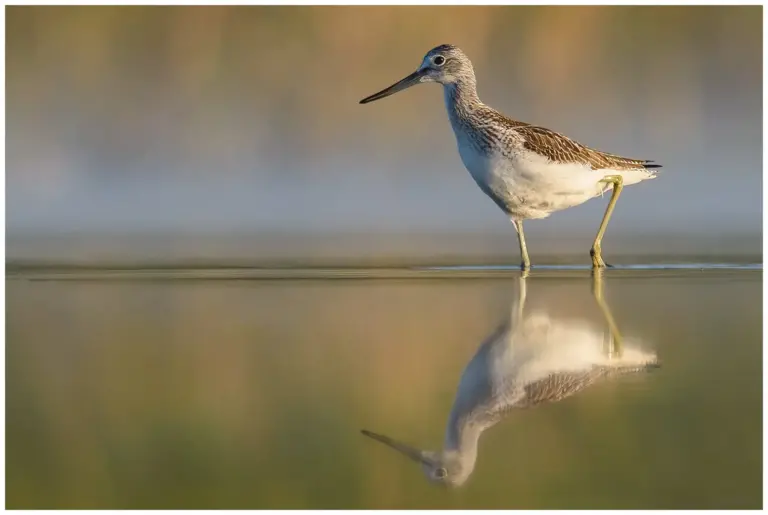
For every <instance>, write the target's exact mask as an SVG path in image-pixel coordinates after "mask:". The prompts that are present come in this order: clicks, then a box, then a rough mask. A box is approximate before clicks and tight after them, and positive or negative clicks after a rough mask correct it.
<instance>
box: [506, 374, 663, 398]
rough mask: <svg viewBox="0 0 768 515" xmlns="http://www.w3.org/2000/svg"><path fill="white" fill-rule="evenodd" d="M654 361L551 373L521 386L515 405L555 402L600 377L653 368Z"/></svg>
mask: <svg viewBox="0 0 768 515" xmlns="http://www.w3.org/2000/svg"><path fill="white" fill-rule="evenodd" d="M656 366H657V365H656V364H655V363H649V364H645V365H629V366H618V367H613V366H595V367H593V368H592V369H591V370H588V371H585V372H568V373H559V374H552V375H550V376H547V377H545V378H544V379H540V380H538V381H534V382H533V383H530V384H528V385H526V386H525V387H523V391H524V394H523V395H522V396H521V397H522V398H521V399H520V400H519V401H518V404H517V405H516V406H515V407H517V408H528V407H530V406H535V405H537V404H541V403H544V402H556V401H559V400H561V399H565V398H566V397H568V396H570V395H573V394H575V393H578V392H579V391H581V390H583V389H584V388H586V387H587V386H590V385H592V384H594V383H595V382H597V381H598V380H600V379H602V378H606V377H609V376H613V375H619V374H629V373H632V372H641V371H643V370H648V369H650V368H655V367H656Z"/></svg>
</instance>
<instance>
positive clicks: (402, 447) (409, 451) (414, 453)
mask: <svg viewBox="0 0 768 515" xmlns="http://www.w3.org/2000/svg"><path fill="white" fill-rule="evenodd" d="M360 432H361V433H363V434H364V435H365V436H368V437H370V438H373V439H374V440H378V441H379V442H381V443H383V444H384V445H387V446H389V447H391V448H393V449H395V450H396V451H399V452H401V453H402V454H405V455H406V456H408V457H409V458H411V459H412V460H413V461H416V462H419V463H424V464H425V465H432V462H430V461H429V460H428V459H427V458H426V456H424V453H423V452H422V451H420V450H418V449H414V448H413V447H411V446H410V445H406V444H404V443H401V442H398V441H396V440H393V439H392V438H389V437H388V436H384V435H380V434H376V433H372V432H371V431H367V430H365V429H363V430H361V431H360Z"/></svg>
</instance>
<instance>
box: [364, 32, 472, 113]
mask: <svg viewBox="0 0 768 515" xmlns="http://www.w3.org/2000/svg"><path fill="white" fill-rule="evenodd" d="M474 78H475V72H474V70H473V69H472V63H471V62H470V60H469V58H468V57H467V56H466V55H465V54H464V52H462V51H461V49H459V48H458V47H455V46H453V45H440V46H437V47H435V48H433V49H432V50H430V51H429V52H427V55H425V56H424V59H422V61H421V65H420V66H419V67H418V68H417V69H416V71H415V72H413V73H412V74H410V75H408V76H407V77H405V78H404V79H402V80H400V81H399V82H396V83H395V84H392V85H391V86H390V87H388V88H386V89H383V90H381V91H379V92H378V93H374V94H373V95H371V96H369V97H366V98H364V99H362V100H361V101H360V103H361V104H367V103H368V102H373V101H374V100H379V99H381V98H384V97H388V96H390V95H393V94H395V93H397V92H398V91H403V90H404V89H407V88H410V87H411V86H415V85H416V84H421V83H422V82H437V83H439V84H443V85H449V84H454V83H456V82H459V81H461V80H471V81H474Z"/></svg>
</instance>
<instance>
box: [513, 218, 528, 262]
mask: <svg viewBox="0 0 768 515" xmlns="http://www.w3.org/2000/svg"><path fill="white" fill-rule="evenodd" d="M512 225H514V226H515V230H516V231H517V241H518V243H520V257H521V258H522V260H523V262H522V263H520V269H521V270H530V268H531V260H530V259H529V258H528V247H527V246H526V245H525V233H523V221H522V220H512Z"/></svg>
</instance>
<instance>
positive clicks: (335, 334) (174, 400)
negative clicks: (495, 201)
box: [6, 267, 762, 508]
mask: <svg viewBox="0 0 768 515" xmlns="http://www.w3.org/2000/svg"><path fill="white" fill-rule="evenodd" d="M747 268H748V267H747ZM196 274H197V275H195V273H192V274H191V275H190V274H187V275H186V276H184V275H183V274H182V278H186V279H189V280H182V281H179V280H161V279H163V278H166V279H167V278H174V277H175V278H176V279H178V278H179V277H178V276H174V274H173V272H172V271H168V270H166V271H162V270H161V271H154V272H152V273H151V274H149V275H146V274H145V275H142V274H141V273H135V274H133V275H132V274H131V273H128V272H125V271H123V272H121V273H120V274H118V275H119V278H120V279H122V280H118V281H116V280H111V279H114V278H115V277H114V276H109V274H107V275H105V274H101V275H99V274H96V275H90V276H89V275H87V274H84V275H83V274H82V273H81V274H80V275H78V274H74V275H72V273H71V272H70V273H69V275H68V277H67V279H68V280H66V281H65V280H60V279H62V278H63V277H62V275H61V274H58V275H57V274H56V273H53V274H51V273H44V274H42V275H41V274H40V273H38V274H37V275H35V274H33V273H26V274H25V273H17V274H12V276H11V277H10V278H9V279H8V280H7V282H6V292H7V297H6V298H7V313H6V315H7V340H6V341H7V344H6V345H7V346H6V360H7V372H6V377H7V379H6V381H7V383H6V392H7V393H6V405H7V412H6V424H7V426H6V435H7V447H6V449H7V458H6V459H7V464H6V477H7V483H6V493H7V503H8V507H9V508H30V507H35V508H757V507H759V506H761V504H762V494H761V485H762V477H761V464H762V460H761V458H762V427H761V391H762V390H761V377H762V371H761V361H762V354H761V352H762V349H761V313H762V311H761V309H762V308H761V282H762V273H761V271H760V270H749V269H736V268H729V269H708V268H707V269H703V270H702V269H687V270H663V269H654V270H626V269H625V270H609V271H608V272H607V273H606V274H605V277H604V294H605V300H606V301H607V303H608V305H609V307H610V310H611V312H612V315H613V317H614V319H615V320H616V323H617V325H618V327H619V328H620V330H621V333H622V335H623V336H624V337H625V338H627V339H631V340H632V341H634V342H638V343H639V344H641V345H642V346H643V347H644V348H646V349H649V350H652V351H654V352H656V353H657V354H658V357H659V360H660V361H661V363H662V368H660V369H658V370H656V371H654V372H653V373H645V374H638V375H632V376H626V377H621V378H617V379H615V380H609V381H605V382H602V383H599V384H596V385H593V386H591V387H589V388H588V389H586V390H584V391H583V392H581V393H579V394H577V395H575V396H574V397H571V398H569V399H566V400H563V401H561V402H559V403H555V404H550V405H543V406H539V407H535V408H531V409H527V410H521V411H518V412H513V413H511V414H510V415H509V416H507V417H506V418H505V419H504V420H502V421H501V422H500V423H499V424H497V425H496V426H494V427H493V428H492V429H490V430H488V431H487V432H486V433H485V434H484V435H483V437H482V439H481V440H480V447H479V454H478V460H477V466H476V469H475V471H474V473H473V475H472V477H471V478H470V479H469V480H468V481H467V483H466V484H465V485H464V486H463V487H461V488H459V489H453V490H448V489H444V488H440V487H437V486H435V485H433V484H431V483H429V482H428V481H427V480H426V479H425V477H424V476H423V474H422V472H421V470H420V469H419V467H418V466H416V465H415V464H413V463H411V462H409V461H407V460H406V459H404V458H403V457H402V456H399V455H397V454H395V453H392V452H391V451H389V450H388V449H386V448H385V447H383V446H381V445H379V444H377V443H375V442H372V441H370V440H368V439H366V438H365V437H363V436H362V435H360V433H359V430H360V429H362V428H368V429H373V430H377V431H381V432H383V433H385V434H389V435H392V436H396V437H399V438H401V439H403V440H405V441H408V442H410V443H413V444H414V445H419V446H423V447H424V448H430V449H436V448H438V447H439V446H440V445H441V443H442V439H443V432H444V428H445V422H446V419H447V416H448V413H449V411H450V408H451V405H452V402H453V397H454V394H455V390H456V386H457V384H458V381H459V377H460V376H461V373H462V371H463V369H464V367H465V366H466V364H467V362H468V361H469V359H470V358H471V357H472V356H473V355H474V354H475V352H476V350H477V348H478V346H479V345H480V343H481V342H482V341H483V340H484V339H486V338H487V337H488V336H489V335H490V334H491V333H492V332H493V331H494V330H495V329H496V328H497V327H498V326H499V324H500V323H501V322H503V321H504V320H505V318H508V317H510V316H511V314H512V312H513V311H514V306H513V305H514V302H515V300H516V299H517V297H518V285H519V273H515V272H513V271H511V270H483V269H482V268H477V269H472V270H468V271H467V270H464V271H461V270H451V269H448V270H438V271H435V270H432V271H419V270H410V271H408V272H402V273H393V272H391V271H390V273H389V275H387V274H384V276H381V274H380V273H376V272H370V273H368V274H367V275H366V274H362V275H361V274H358V276H356V277H357V280H353V281H338V280H334V279H333V278H332V276H333V274H328V275H326V276H325V277H323V275H322V274H321V273H315V275H311V274H305V275H303V276H302V275H301V274H294V275H293V276H292V277H294V278H293V279H280V280H274V279H275V278H276V277H278V276H279V275H280V274H279V273H275V277H272V278H271V279H270V280H265V278H264V277H262V278H259V277H257V276H251V277H245V278H243V277H240V278H238V276H237V274H235V275H231V274H230V275H229V276H228V275H226V274H224V275H223V276H222V275H221V274H220V275H219V276H217V275H216V274H215V273H213V274H211V273H209V274H207V275H206V274H205V273H200V272H199V271H198V272H197V273H196ZM337 276H342V277H344V274H337ZM298 277H304V279H300V278H298ZM312 277H313V278H312ZM201 278H202V279H208V280H200V279H201ZM526 284H527V303H526V310H530V312H535V313H541V314H544V315H546V316H547V317H549V319H550V320H552V321H554V322H556V323H567V322H568V321H574V320H575V321H577V322H579V323H583V324H587V325H589V326H590V327H592V328H593V329H594V332H595V334H596V335H601V334H604V333H607V332H608V328H607V324H606V320H605V318H604V316H603V314H602V312H601V310H600V309H599V308H598V305H597V303H596V302H595V298H594V297H593V294H592V286H593V285H592V280H591V278H590V274H589V273H588V272H586V271H583V270H567V271H562V270H558V271H553V270H539V271H537V270H534V272H533V274H532V275H531V276H530V277H529V278H528V279H527V280H526ZM568 343H569V342H563V345H564V346H566V345H568Z"/></svg>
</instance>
